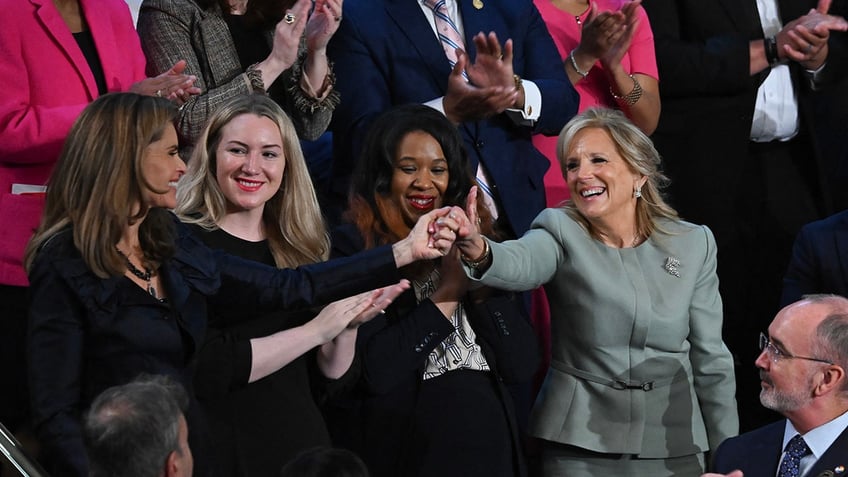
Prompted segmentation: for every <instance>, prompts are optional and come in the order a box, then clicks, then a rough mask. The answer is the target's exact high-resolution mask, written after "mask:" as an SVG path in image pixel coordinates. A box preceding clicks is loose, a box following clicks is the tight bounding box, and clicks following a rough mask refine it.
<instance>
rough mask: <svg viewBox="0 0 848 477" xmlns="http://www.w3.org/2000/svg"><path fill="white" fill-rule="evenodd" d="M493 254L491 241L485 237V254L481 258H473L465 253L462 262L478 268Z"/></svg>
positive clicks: (475, 268)
mask: <svg viewBox="0 0 848 477" xmlns="http://www.w3.org/2000/svg"><path fill="white" fill-rule="evenodd" d="M491 254H492V249H491V248H490V247H489V241H488V240H486V239H483V255H480V258H478V259H477V260H471V259H470V258H468V257H466V256H465V254H463V255H462V256H461V257H460V258H462V263H464V264H466V265H468V266H469V267H471V268H473V269H474V270H477V269H478V268H479V267H480V265H483V264H484V263H485V262H486V260H488V259H489V256H490V255H491Z"/></svg>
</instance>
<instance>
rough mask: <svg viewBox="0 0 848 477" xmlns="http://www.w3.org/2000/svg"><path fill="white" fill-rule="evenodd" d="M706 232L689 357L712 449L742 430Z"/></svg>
mask: <svg viewBox="0 0 848 477" xmlns="http://www.w3.org/2000/svg"><path fill="white" fill-rule="evenodd" d="M703 232H704V248H705V249H706V254H705V259H704V263H703V264H702V266H701V270H700V272H699V275H698V280H697V282H696V283H695V290H694V293H693V295H692V302H691V304H690V305H689V337H688V340H689V344H690V349H689V360H690V361H691V362H692V373H693V374H694V386H695V394H696V395H697V397H698V403H699V405H700V407H701V414H702V415H703V417H704V426H705V427H706V430H707V439H708V441H709V446H710V449H716V448H717V447H718V445H719V444H721V442H722V441H724V440H725V439H727V438H728V437H731V436H735V435H737V434H738V433H739V417H738V414H737V410H736V400H735V398H734V396H735V394H736V381H735V377H734V374H733V357H732V356H731V354H730V351H729V350H728V349H727V346H725V344H724V341H722V337H721V329H722V326H721V325H722V305H721V297H720V296H719V293H718V275H717V274H716V244H715V239H714V238H713V235H712V232H710V230H709V229H708V228H706V227H704V228H703Z"/></svg>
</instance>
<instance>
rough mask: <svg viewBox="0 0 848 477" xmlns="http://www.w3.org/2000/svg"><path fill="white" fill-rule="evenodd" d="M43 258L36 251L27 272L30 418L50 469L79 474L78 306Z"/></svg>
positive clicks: (83, 468)
mask: <svg viewBox="0 0 848 477" xmlns="http://www.w3.org/2000/svg"><path fill="white" fill-rule="evenodd" d="M43 254H44V252H41V253H40V255H43ZM49 258H50V257H44V256H40V257H38V258H37V259H36V261H35V263H34V264H33V268H32V271H31V273H30V275H29V279H30V287H29V290H30V293H31V302H30V310H29V330H28V343H27V355H28V360H27V365H28V369H29V372H28V374H29V386H30V393H31V396H30V402H31V405H32V417H33V424H34V426H35V430H36V433H37V435H38V438H39V440H40V441H41V444H42V446H43V448H44V458H45V461H46V462H45V463H47V464H49V466H48V467H49V468H48V470H49V471H50V472H51V475H62V476H77V477H84V476H87V475H88V462H87V460H86V457H85V455H86V454H85V447H84V446H83V437H82V425H81V422H80V419H81V418H80V415H81V413H82V411H83V410H82V409H81V408H80V406H81V404H80V403H81V380H82V377H83V376H82V375H83V365H82V362H83V350H84V349H85V327H84V324H83V316H84V315H83V314H84V311H83V306H82V304H81V303H80V302H79V301H78V300H77V299H76V297H75V295H74V293H73V291H72V290H71V289H70V287H69V286H68V284H67V283H66V282H65V281H64V280H63V279H62V278H61V277H60V275H59V273H58V272H57V271H56V270H55V269H54V268H53V267H52V266H51V263H50V262H51V260H50V259H49Z"/></svg>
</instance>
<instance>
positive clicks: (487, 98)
mask: <svg viewBox="0 0 848 477" xmlns="http://www.w3.org/2000/svg"><path fill="white" fill-rule="evenodd" d="M456 56H457V60H456V64H455V65H454V67H453V70H452V71H451V74H450V76H449V77H448V89H447V91H446V92H445V96H444V99H443V102H442V104H443V106H444V110H445V116H447V118H448V119H450V120H451V121H453V122H454V123H456V124H459V123H461V122H464V121H476V120H479V119H485V118H488V117H491V116H494V115H496V114H500V113H502V112H503V111H504V110H505V109H507V108H509V107H511V106H512V105H513V104H515V103H516V101H517V100H518V91H516V89H515V86H514V84H513V83H512V80H510V86H508V87H503V86H487V87H479V86H476V85H474V84H472V83H470V82H469V81H466V80H465V78H464V77H463V76H462V72H463V71H464V70H466V65H467V64H468V55H467V54H466V53H465V52H464V51H463V50H461V49H457V50H456ZM510 68H511V67H510ZM510 78H512V76H511V75H510Z"/></svg>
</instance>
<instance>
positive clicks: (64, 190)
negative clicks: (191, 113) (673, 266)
mask: <svg viewBox="0 0 848 477" xmlns="http://www.w3.org/2000/svg"><path fill="white" fill-rule="evenodd" d="M176 113H177V111H176V109H175V108H174V106H173V105H172V104H171V103H170V102H169V101H167V100H165V99H161V98H156V97H151V96H141V95H138V94H134V93H113V94H106V95H103V96H101V97H100V98H98V99H96V100H95V101H93V102H92V103H91V104H89V105H88V107H86V108H85V109H84V110H83V111H82V113H81V114H80V116H79V118H78V119H77V120H76V122H75V123H74V125H73V127H72V128H71V131H70V133H69V134H68V137H67V139H66V141H65V145H64V148H63V149H62V153H61V155H60V156H59V160H58V162H57V163H56V168H55V169H54V171H53V174H52V175H51V177H50V181H49V183H48V186H47V196H46V203H45V207H44V213H43V215H42V217H41V223H40V225H39V226H38V229H37V230H36V232H35V235H34V236H33V237H32V239H31V240H30V242H29V243H28V244H27V249H26V252H25V255H24V266H25V268H26V269H27V270H29V269H30V268H31V266H32V262H33V260H34V259H35V255H36V254H37V253H38V250H39V249H40V247H41V246H42V245H43V244H44V243H45V242H46V241H47V240H49V239H50V238H51V237H53V236H54V235H56V234H57V233H59V232H61V231H62V230H64V229H66V228H68V227H72V228H73V239H74V245H75V246H76V248H77V249H78V250H79V251H80V254H81V255H82V258H83V260H84V261H85V263H86V265H87V266H88V268H89V269H91V271H92V272H93V273H94V274H95V275H97V276H98V277H100V278H107V277H109V276H119V275H122V274H123V273H124V271H125V269H126V265H125V262H124V259H123V258H122V257H121V256H120V255H119V254H118V253H117V251H116V249H115V244H117V243H118V240H120V237H121V233H122V231H123V230H124V229H125V228H126V227H127V226H128V225H129V224H131V223H134V222H135V221H137V220H141V219H144V222H142V224H141V226H140V227H139V241H140V244H141V247H142V249H143V250H144V253H145V258H146V260H147V262H149V263H150V264H151V265H154V266H156V265H158V264H159V263H161V262H162V261H163V260H164V259H166V258H167V257H169V256H170V255H171V254H172V253H173V250H174V240H173V230H172V227H171V225H170V223H171V220H170V218H169V217H168V215H169V214H168V213H167V212H165V211H164V210H158V211H157V209H151V210H149V211H148V210H146V209H145V208H144V207H143V206H142V207H139V205H140V204H141V203H142V196H141V191H142V188H143V187H144V183H145V181H146V180H145V179H144V176H143V174H142V173H141V159H142V157H143V156H144V151H145V148H146V147H147V146H148V145H150V144H151V143H153V142H156V141H158V140H159V139H161V137H162V134H163V133H164V131H165V128H166V127H167V126H168V125H173V121H174V118H175V117H176Z"/></svg>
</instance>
